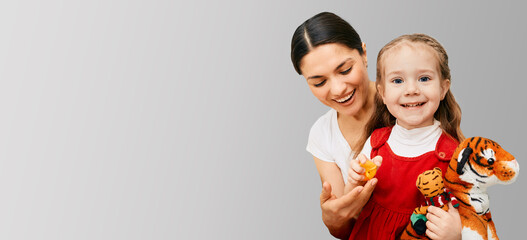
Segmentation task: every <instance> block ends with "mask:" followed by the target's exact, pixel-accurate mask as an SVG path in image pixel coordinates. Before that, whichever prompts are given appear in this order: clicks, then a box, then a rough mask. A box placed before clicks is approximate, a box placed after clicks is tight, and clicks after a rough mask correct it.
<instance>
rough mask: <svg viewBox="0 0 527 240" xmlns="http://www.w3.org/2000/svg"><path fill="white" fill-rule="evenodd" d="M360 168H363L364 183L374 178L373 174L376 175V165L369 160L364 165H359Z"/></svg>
mask: <svg viewBox="0 0 527 240" xmlns="http://www.w3.org/2000/svg"><path fill="white" fill-rule="evenodd" d="M360 166H361V167H363V168H364V170H365V172H364V181H368V180H370V179H372V178H373V177H375V174H376V173H377V165H375V163H373V161H371V160H367V161H366V162H364V163H361V164H360Z"/></svg>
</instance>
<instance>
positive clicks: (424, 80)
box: [419, 77, 430, 82]
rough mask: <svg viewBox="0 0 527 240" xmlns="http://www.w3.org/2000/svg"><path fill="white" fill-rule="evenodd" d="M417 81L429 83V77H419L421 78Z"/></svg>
mask: <svg viewBox="0 0 527 240" xmlns="http://www.w3.org/2000/svg"><path fill="white" fill-rule="evenodd" d="M419 81H420V82H428V81H430V78H429V77H421V78H419Z"/></svg>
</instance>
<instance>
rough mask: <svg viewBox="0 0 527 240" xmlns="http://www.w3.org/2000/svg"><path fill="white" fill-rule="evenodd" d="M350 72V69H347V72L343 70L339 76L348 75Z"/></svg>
mask: <svg viewBox="0 0 527 240" xmlns="http://www.w3.org/2000/svg"><path fill="white" fill-rule="evenodd" d="M350 71H351V67H350V68H348V69H347V70H344V71H342V72H340V74H343V75H346V74H348V73H349V72H350Z"/></svg>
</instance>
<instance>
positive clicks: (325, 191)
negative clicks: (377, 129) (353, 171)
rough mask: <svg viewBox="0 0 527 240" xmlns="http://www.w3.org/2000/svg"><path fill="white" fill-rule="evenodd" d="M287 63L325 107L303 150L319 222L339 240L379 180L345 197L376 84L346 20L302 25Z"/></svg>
mask: <svg viewBox="0 0 527 240" xmlns="http://www.w3.org/2000/svg"><path fill="white" fill-rule="evenodd" d="M291 60H292V62H293V65H294V67H295V70H296V71H297V72H298V73H299V74H301V75H303V76H304V77H305V78H306V80H307V83H308V85H309V88H310V89H311V91H312V92H313V95H315V97H317V98H318V99H319V100H320V102H322V103H323V104H325V105H327V106H329V107H330V108H331V110H329V111H328V112H327V113H326V114H324V115H323V116H321V117H320V118H319V119H318V120H317V121H316V122H315V124H314V125H313V127H312V128H311V131H310V134H309V140H308V145H307V148H306V149H307V151H309V152H310V153H311V154H312V155H313V158H314V160H315V164H316V167H317V170H318V172H319V174H320V179H321V181H322V183H323V187H322V193H321V194H320V205H321V208H322V220H323V221H324V223H325V224H326V226H327V227H328V229H329V231H330V233H331V234H332V235H333V236H335V237H337V238H348V237H349V234H350V233H351V228H352V226H353V221H354V218H355V217H356V216H357V215H358V214H359V212H360V210H361V209H362V207H363V206H364V204H365V203H366V202H367V201H368V199H369V197H370V195H371V193H372V191H373V189H374V187H375V184H376V182H377V179H375V178H374V179H371V180H370V181H369V182H367V183H366V184H365V185H364V187H362V186H359V187H356V188H355V189H353V190H352V191H351V192H349V193H348V194H346V195H344V194H343V193H344V185H345V180H344V179H346V178H347V176H348V174H347V171H348V169H349V160H350V159H351V158H353V157H354V156H355V155H356V154H357V153H359V152H360V150H361V148H362V146H363V145H364V140H361V139H365V138H364V137H363V135H364V134H365V125H366V123H367V121H368V120H369V119H370V116H371V115H372V112H373V106H374V104H373V103H374V95H375V83H374V82H371V81H370V79H369V78H368V72H367V66H368V58H367V56H366V45H365V44H364V43H363V42H362V41H361V39H360V37H359V35H358V34H357V32H356V31H355V30H354V29H353V27H351V26H350V25H349V24H348V23H347V22H346V21H344V20H343V19H341V18H340V17H338V16H337V15H335V14H333V13H328V12H323V13H319V14H317V15H315V16H313V17H312V18H310V19H308V20H307V21H305V22H304V23H303V24H302V25H300V26H299V27H298V28H297V29H296V31H295V33H294V35H293V39H292V43H291Z"/></svg>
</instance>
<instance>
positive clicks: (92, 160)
mask: <svg viewBox="0 0 527 240" xmlns="http://www.w3.org/2000/svg"><path fill="white" fill-rule="evenodd" d="M524 10H525V3H523V2H522V1H514V2H513V1H492V2H491V1H489V2H481V1H436V2H431V1H398V2H397V3H395V2H393V1H383V2H379V1H375V2H374V1H368V3H364V2H359V1H351V0H349V1H279V0H276V1H259V2H253V1H241V0H240V1H146V0H132V1H128V0H127V1H124V0H119V1H102V0H95V1H82V2H81V1H67V0H62V1H61V0H53V1H12V2H2V3H0V30H1V38H0V82H1V85H0V111H1V117H0V192H1V195H0V239H11V240H14V239H332V237H331V236H330V235H329V233H328V231H327V230H326V228H325V226H324V225H323V223H322V221H321V218H320V207H319V194H320V190H321V183H320V179H319V176H318V173H317V171H316V169H315V165H314V163H313V159H312V157H311V156H310V154H309V153H307V152H306V151H305V146H306V143H307V137H308V133H309V129H310V127H311V125H312V124H313V123H314V122H315V120H316V119H317V118H318V117H319V116H321V115H322V114H323V113H325V112H326V111H327V110H328V108H327V107H326V106H324V105H322V104H321V103H320V102H318V100H317V99H316V98H315V97H314V96H313V95H312V94H311V92H310V91H309V89H308V86H307V84H306V82H305V79H304V78H303V77H302V76H299V75H297V74H296V73H295V72H294V69H293V66H292V64H291V61H290V55H289V54H290V42H291V36H292V34H293V31H294V30H295V29H296V27H297V26H298V25H300V24H301V23H302V22H303V21H304V20H306V19H307V18H309V17H311V16H313V15H314V14H316V13H319V12H321V11H331V12H335V13H336V14H338V15H340V16H341V17H342V18H344V19H345V20H347V21H349V22H350V23H351V24H352V25H353V26H354V27H355V28H356V30H357V31H358V32H359V34H360V35H361V37H362V39H363V41H364V42H365V43H366V45H367V53H368V57H369V63H370V64H369V69H368V71H369V75H370V79H371V80H374V76H375V75H374V73H375V60H376V55H377V53H378V51H379V49H380V48H381V47H382V46H383V45H384V44H386V43H387V42H388V41H390V40H391V39H393V38H395V37H397V36H399V35H402V34H407V33H416V32H421V33H426V34H429V35H431V36H433V37H435V38H437V39H438V40H439V41H440V42H441V43H442V44H443V45H444V47H445V48H446V50H447V52H448V54H449V56H450V67H451V71H452V91H453V93H454V95H455V96H456V98H457V100H458V102H459V103H460V105H461V108H462V110H463V120H462V129H463V131H464V133H465V135H466V136H485V137H488V138H491V139H494V140H496V141H497V142H498V143H500V144H501V145H502V146H503V147H504V148H505V149H507V150H509V151H510V152H511V153H512V154H514V155H515V156H516V158H517V159H518V160H519V163H520V165H522V167H524V166H527V161H525V158H526V156H527V154H526V151H527V150H526V149H527V148H526V147H525V144H527V141H525V140H524V139H525V138H524V137H525V136H526V135H527V131H526V129H527V128H526V126H525V122H526V121H525V118H526V115H525V108H526V105H527V96H526V94H525V90H526V88H527V84H526V81H527V77H526V74H525V69H526V67H525V64H526V61H525V56H526V55H527V47H526V45H525V38H526V37H527V30H526V29H527V28H526V27H525V23H526V22H527V17H526V15H525V11H524ZM526 178H527V176H523V175H522V174H520V176H519V178H518V180H517V181H516V182H515V183H514V184H512V185H507V186H501V185H500V186H494V187H492V188H490V189H489V192H490V199H491V205H490V207H491V210H492V214H493V218H494V221H495V222H496V225H497V230H498V234H499V236H501V238H502V239H517V238H518V237H519V236H521V235H522V234H523V233H524V232H525V227H526V225H525V220H524V217H525V216H526V215H527V208H526V207H525V206H524V205H523V204H525V201H524V199H525V198H526V193H525V186H526V185H525V184H526V181H527V180H526Z"/></svg>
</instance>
